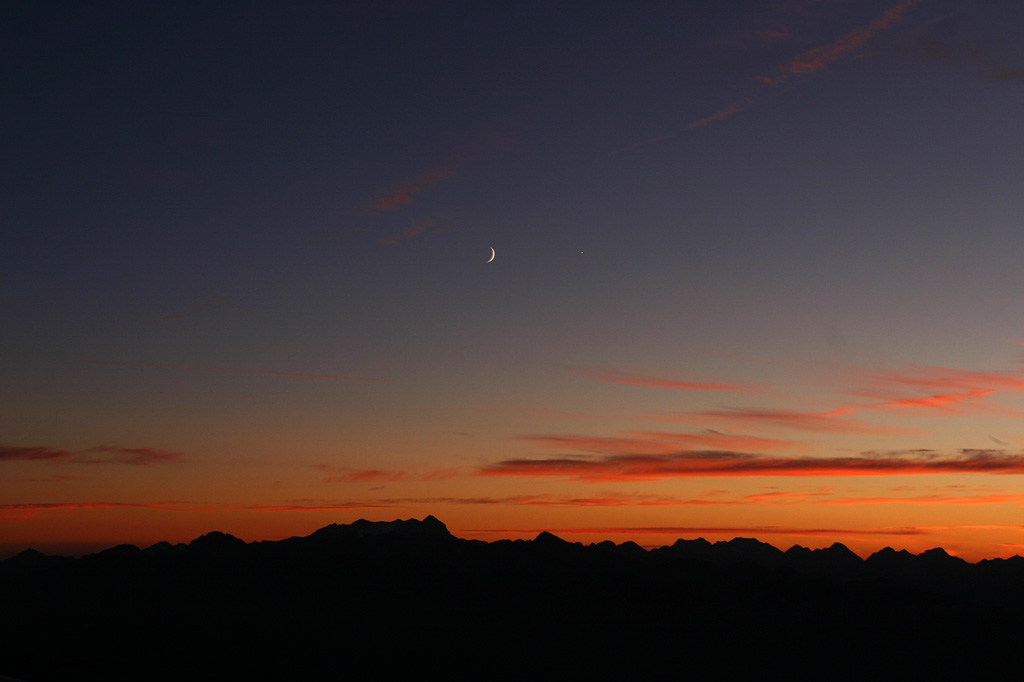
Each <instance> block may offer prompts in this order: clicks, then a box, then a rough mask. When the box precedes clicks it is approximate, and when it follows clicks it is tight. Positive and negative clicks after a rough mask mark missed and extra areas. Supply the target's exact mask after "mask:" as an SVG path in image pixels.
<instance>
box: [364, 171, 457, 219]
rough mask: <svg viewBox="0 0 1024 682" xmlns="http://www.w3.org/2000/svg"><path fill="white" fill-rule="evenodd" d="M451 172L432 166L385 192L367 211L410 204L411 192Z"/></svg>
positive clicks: (435, 181)
mask: <svg viewBox="0 0 1024 682" xmlns="http://www.w3.org/2000/svg"><path fill="white" fill-rule="evenodd" d="M453 174H454V171H451V170H448V169H447V168H433V169H431V170H428V171H424V172H422V173H420V174H419V175H417V176H416V178H415V179H413V180H410V181H409V182H404V183H402V184H401V185H399V186H398V187H395V188H394V189H392V190H390V191H389V192H387V193H386V194H385V195H384V196H383V197H381V198H380V199H378V200H377V201H375V202H373V203H371V204H370V207H369V212H371V213H377V212H380V211H388V210H391V209H393V208H398V207H399V206H403V205H405V204H411V203H412V195H413V194H418V193H420V192H422V191H423V190H425V189H427V188H429V187H431V186H432V185H436V184H437V183H439V182H441V181H442V180H444V179H445V178H448V177H450V176H451V175H453Z"/></svg>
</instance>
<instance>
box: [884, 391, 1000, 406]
mask: <svg viewBox="0 0 1024 682" xmlns="http://www.w3.org/2000/svg"><path fill="white" fill-rule="evenodd" d="M991 393H995V391H994V390H993V389H978V390H975V391H964V392H962V393H944V394H939V395H929V396H925V397H924V398H906V399H903V400H894V401H891V402H887V403H882V404H881V405H878V406H877V407H934V408H939V409H944V410H950V409H952V408H953V407H954V406H956V405H960V404H961V403H963V402H965V401H968V400H972V399H976V398H982V397H984V396H986V395H989V394H991Z"/></svg>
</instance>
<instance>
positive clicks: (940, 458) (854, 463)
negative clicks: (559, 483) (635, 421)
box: [477, 449, 1024, 482]
mask: <svg viewBox="0 0 1024 682" xmlns="http://www.w3.org/2000/svg"><path fill="white" fill-rule="evenodd" d="M949 473H956V474H1024V454H1020V453H1018V454H1008V453H1005V452H1004V451H1002V450H968V449H963V450H959V451H956V452H953V453H942V452H936V451H932V450H910V451H880V452H868V453H864V454H862V455H860V456H856V457H785V456H781V457H780V456H769V455H764V454H751V453H745V452H728V451H692V452H680V453H675V454H661V453H658V454H639V453H630V454H613V455H603V456H592V455H581V456H564V457H552V458H546V459H508V460H503V461H500V462H496V463H494V464H491V465H489V466H485V467H483V468H481V469H479V470H478V471H477V475H479V476H530V477H558V478H565V479H572V480H578V481H582V482H603V481H657V480H664V479H667V478H693V477H718V476H895V475H901V476H906V475H925V474H949Z"/></svg>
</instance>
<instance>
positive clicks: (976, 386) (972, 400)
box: [854, 367, 1024, 412]
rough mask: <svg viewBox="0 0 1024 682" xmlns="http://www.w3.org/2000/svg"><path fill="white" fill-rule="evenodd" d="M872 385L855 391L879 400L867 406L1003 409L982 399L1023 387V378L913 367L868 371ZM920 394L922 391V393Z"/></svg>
mask: <svg viewBox="0 0 1024 682" xmlns="http://www.w3.org/2000/svg"><path fill="white" fill-rule="evenodd" d="M866 376H867V378H868V379H869V381H870V383H871V384H873V386H872V387H870V388H867V389H861V390H859V391H856V392H854V395H857V396H860V397H863V398H868V399H871V400H880V401H882V402H879V403H877V404H873V405H864V406H862V407H870V408H923V409H939V410H943V411H945V412H951V411H954V410H961V411H963V410H967V409H984V410H986V411H1005V410H1003V409H1002V408H999V407H997V406H995V405H991V404H987V403H984V402H983V399H984V398H986V397H987V396H990V395H993V394H995V393H997V392H999V391H1020V390H1024V378H1022V377H1019V376H1016V375H1014V374H1007V373H1000V372H990V371H972V370H958V369H950V368H947V367H916V368H912V369H911V370H910V372H902V373H885V372H879V373H867V374H866ZM922 394H923V395H922Z"/></svg>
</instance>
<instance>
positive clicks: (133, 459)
mask: <svg viewBox="0 0 1024 682" xmlns="http://www.w3.org/2000/svg"><path fill="white" fill-rule="evenodd" d="M178 457H181V453H180V452H170V451H168V450H156V449H154V448H126V447H121V446H119V445H98V446H96V447H93V448H86V449H83V450H61V449H56V448H48V447H43V446H31V447H18V446H0V462H14V461H21V462H68V463H72V464H131V465H136V466H141V465H148V464H158V463H161V462H168V461H171V460H174V459H177V458H178Z"/></svg>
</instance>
